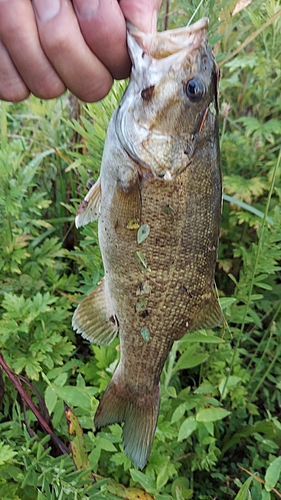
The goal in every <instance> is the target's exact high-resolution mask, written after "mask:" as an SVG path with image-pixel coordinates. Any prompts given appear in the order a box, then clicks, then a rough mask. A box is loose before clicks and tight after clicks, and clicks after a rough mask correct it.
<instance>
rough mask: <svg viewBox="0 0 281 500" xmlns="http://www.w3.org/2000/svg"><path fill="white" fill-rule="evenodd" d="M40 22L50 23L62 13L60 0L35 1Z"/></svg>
mask: <svg viewBox="0 0 281 500" xmlns="http://www.w3.org/2000/svg"><path fill="white" fill-rule="evenodd" d="M33 5H34V8H35V11H36V14H37V16H38V17H39V19H40V21H49V20H50V19H52V18H53V17H55V16H56V15H57V14H58V13H59V11H60V0H33Z"/></svg>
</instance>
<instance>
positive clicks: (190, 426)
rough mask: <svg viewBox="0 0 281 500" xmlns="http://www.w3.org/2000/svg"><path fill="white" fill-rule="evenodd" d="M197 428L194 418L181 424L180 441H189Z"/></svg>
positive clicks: (189, 418)
mask: <svg viewBox="0 0 281 500" xmlns="http://www.w3.org/2000/svg"><path fill="white" fill-rule="evenodd" d="M196 427H197V422H196V420H195V418H194V417H188V418H186V419H185V420H184V422H183V423H182V424H181V426H180V429H179V434H178V441H183V440H184V439H187V438H188V437H189V436H190V435H191V434H192V433H193V431H195V429H196Z"/></svg>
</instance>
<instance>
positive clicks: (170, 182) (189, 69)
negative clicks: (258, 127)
mask: <svg viewBox="0 0 281 500" xmlns="http://www.w3.org/2000/svg"><path fill="white" fill-rule="evenodd" d="M207 27H208V19H206V18H203V19H201V20H200V21H198V22H196V23H195V24H193V25H192V26H188V27H185V28H180V29H176V30H171V31H166V32H163V33H156V34H147V33H146V34H145V33H141V32H139V31H138V30H136V29H135V28H134V27H132V26H129V27H128V37H127V40H128V48H129V53H130V57H131V59H132V72H131V77H130V82H129V85H128V88H127V90H126V91H125V93H124V96H123V98H122V100H121V103H120V105H119V107H118V109H117V110H116V111H115V112H114V114H113V116H112V118H111V121H110V124H109V128H108V132H107V138H106V142H105V146H104V153H103V159H102V165H101V172H100V177H99V179H98V181H97V182H96V184H95V185H94V186H93V187H92V188H91V189H90V191H89V193H88V194H87V196H86V197H85V199H84V201H83V202H82V203H81V205H80V207H79V209H78V214H77V217H76V225H77V227H79V226H82V225H85V224H87V223H88V222H91V221H93V220H95V219H97V218H98V222H99V223H98V232H99V244H100V249H101V254H102V259H103V264H104V273H105V276H104V279H103V280H102V282H101V283H100V284H99V286H98V287H97V289H96V290H94V291H93V292H91V293H90V294H89V296H88V297H86V298H85V299H84V300H83V301H82V302H81V303H80V305H79V306H78V308H77V309H76V311H75V314H74V317H73V327H74V329H75V330H77V331H78V333H81V334H82V336H83V337H84V338H86V339H89V340H90V341H91V342H94V343H96V344H98V345H108V344H109V343H110V342H111V341H112V340H113V339H114V337H115V336H116V334H117V332H118V331H119V335H120V352H121V356H120V362H119V365H118V367H117V369H116V371H115V373H114V375H113V377H112V380H111V382H110V384H109V385H108V387H107V389H106V391H105V393H104V395H103V398H102V400H101V402H100V404H99V407H98V409H97V412H96V415H95V421H94V423H95V427H96V429H100V428H101V427H103V426H105V425H108V424H113V423H116V422H118V423H122V422H123V423H124V425H123V446H124V451H125V453H126V454H127V456H128V457H129V458H130V459H131V461H132V462H133V464H134V465H135V466H136V467H138V468H140V469H142V468H143V467H144V466H145V464H146V463H147V460H148V457H149V454H150V451H151V446H152V442H153V437H154V433H155V428H156V424H157V418H158V411H159V401H160V393H159V380H160V375H161V372H162V369H163V365H164V363H165V360H166V358H167V356H168V354H169V351H170V349H171V346H172V344H173V342H174V341H175V340H177V339H180V338H181V337H182V336H183V335H184V334H185V333H186V332H193V331H195V330H199V329H202V328H212V327H214V326H216V325H217V324H219V323H220V321H221V318H222V315H221V309H220V307H219V303H218V300H217V298H216V294H215V291H214V272H215V263H216V257H217V247H218V238H219V228H220V217H221V199H222V193H221V173H220V167H219V143H218V124H217V114H218V102H217V86H218V78H219V77H218V75H219V73H218V69H217V66H216V63H215V61H214V58H213V55H212V51H211V49H210V47H209V45H208V43H207V39H206V36H207V35H206V33H207Z"/></svg>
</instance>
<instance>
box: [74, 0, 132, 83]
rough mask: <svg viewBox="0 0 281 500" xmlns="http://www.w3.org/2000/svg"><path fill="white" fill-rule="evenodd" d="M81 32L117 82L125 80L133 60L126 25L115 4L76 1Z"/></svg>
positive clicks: (75, 5) (110, 1)
mask: <svg viewBox="0 0 281 500" xmlns="http://www.w3.org/2000/svg"><path fill="white" fill-rule="evenodd" d="M73 5H74V8H75V12H76V15H77V18H78V21H79V25H80V29H81V31H82V33H83V36H84V38H85V40H86V42H87V44H88V45H89V47H90V49H91V50H92V51H93V52H94V53H95V55H96V56H97V57H98V58H99V59H100V61H102V62H103V64H104V65H105V66H106V67H107V68H108V69H109V71H110V72H111V74H112V75H113V77H114V78H116V79H120V78H126V77H127V76H129V73H130V66H131V64H130V60H129V56H128V52H127V46H126V24H125V19H124V16H123V14H122V11H121V9H120V7H119V5H118V3H117V1H116V0H114V1H112V0H100V1H95V2H93V0H75V1H74V2H73Z"/></svg>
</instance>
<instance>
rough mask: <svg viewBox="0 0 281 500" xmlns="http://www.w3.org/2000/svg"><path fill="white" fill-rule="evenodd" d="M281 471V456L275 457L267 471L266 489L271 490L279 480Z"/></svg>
mask: <svg viewBox="0 0 281 500" xmlns="http://www.w3.org/2000/svg"><path fill="white" fill-rule="evenodd" d="M280 473H281V457H277V458H275V460H273V462H271V464H270V465H269V467H268V468H267V470H266V473H265V489H266V491H271V490H272V488H274V486H275V485H276V483H277V481H278V480H279V477H280Z"/></svg>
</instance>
